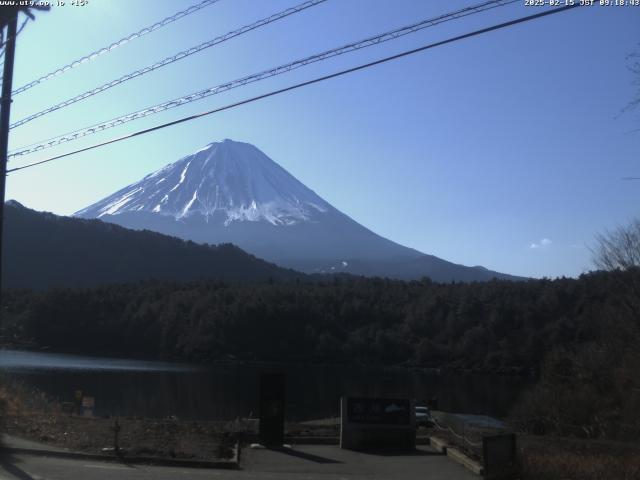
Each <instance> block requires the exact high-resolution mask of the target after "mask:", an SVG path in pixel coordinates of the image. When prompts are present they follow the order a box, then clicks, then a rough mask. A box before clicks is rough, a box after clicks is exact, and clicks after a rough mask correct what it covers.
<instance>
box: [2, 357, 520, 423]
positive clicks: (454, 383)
mask: <svg viewBox="0 0 640 480" xmlns="http://www.w3.org/2000/svg"><path fill="white" fill-rule="evenodd" d="M275 371H279V372H283V373H285V374H286V382H287V385H286V390H287V419H288V420H292V421H300V420H309V419H317V418H325V417H330V416H339V412H340V407H339V399H340V396H342V395H351V396H372V397H405V398H415V399H417V400H418V401H423V400H426V399H429V398H431V397H434V396H435V397H438V400H439V404H440V405H439V407H440V409H442V410H446V411H449V412H461V413H469V414H478V415H491V416H494V417H498V418H503V417H504V416H505V415H506V414H507V413H508V411H509V409H510V408H511V407H512V406H513V405H514V403H515V402H516V401H517V399H518V397H519V395H520V394H521V392H522V391H523V389H524V388H525V387H526V385H527V384H526V381H525V380H523V379H521V378H518V377H508V376H498V375H439V374H437V373H435V372H434V373H424V372H414V371H407V370H401V369H393V370H381V369H362V368H344V367H326V366H308V365H305V366H296V365H289V366H278V367H270V366H269V367H267V366H264V365H216V366H207V367H200V366H197V365H190V364H183V363H170V362H153V361H140V360H126V359H111V358H99V357H86V356H77V355H66V354H55V353H41V352H25V351H15V350H0V372H2V373H5V374H8V375H10V376H11V377H13V378H17V379H19V380H21V381H22V382H24V383H25V384H27V385H29V386H33V387H36V388H38V389H40V390H42V391H44V392H45V393H47V394H48V395H50V396H51V397H53V398H56V399H58V400H59V401H73V397H74V392H75V391H76V390H82V391H83V393H84V395H87V396H93V397H95V410H94V412H95V414H96V415H117V416H149V417H166V416H170V415H175V416H177V417H178V418H183V419H194V420H195V419H200V420H232V419H235V418H237V417H247V416H249V415H251V414H253V415H256V414H257V412H258V385H259V378H260V373H261V372H275Z"/></svg>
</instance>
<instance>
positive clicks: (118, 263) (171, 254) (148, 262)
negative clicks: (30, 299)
mask: <svg viewBox="0 0 640 480" xmlns="http://www.w3.org/2000/svg"><path fill="white" fill-rule="evenodd" d="M2 266H3V270H2V274H3V278H2V285H3V286H4V287H6V288H50V287H84V286H92V285H100V284H107V283H114V282H130V281H138V280H149V279H157V280H178V281H186V280H198V279H222V280H243V281H254V280H259V281H266V280H268V279H269V278H275V279H284V278H299V277H303V276H304V275H303V274H299V273H297V272H294V271H292V270H287V269H283V268H280V267H278V266H276V265H274V264H272V263H268V262H265V261H264V260H260V259H258V258H256V257H254V256H253V255H250V254H248V253H246V252H244V251H242V250H241V249H239V248H238V247H236V246H234V245H229V244H223V245H218V246H208V245H198V244H196V243H193V242H189V241H183V240H179V239H177V238H173V237H168V236H166V235H161V234H159V233H154V232H149V231H142V232H140V231H133V230H127V229H125V228H122V227H119V226H117V225H113V224H109V223H104V222H101V221H100V220H83V219H77V218H69V217H61V216H58V215H53V214H51V213H43V212H36V211H34V210H30V209H28V208H25V207H23V206H22V205H20V204H18V203H17V202H7V204H6V208H5V227H4V249H3V263H2Z"/></svg>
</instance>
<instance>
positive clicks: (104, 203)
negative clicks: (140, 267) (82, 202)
mask: <svg viewBox="0 0 640 480" xmlns="http://www.w3.org/2000/svg"><path fill="white" fill-rule="evenodd" d="M74 215H75V216H76V217H81V218H98V219H100V220H103V221H105V222H110V223H116V224H118V225H121V226H123V227H126V228H130V229H134V230H142V229H147V230H152V231H156V232H159V233H163V234H167V235H172V236H176V237H179V238H183V239H187V240H192V241H194V242H198V243H209V244H219V243H233V244H235V245H238V246H239V247H240V248H242V249H244V250H246V251H248V252H250V253H252V254H254V255H256V256H258V257H260V258H264V259H266V260H268V261H271V262H274V263H277V264H278V265H281V266H285V267H289V268H294V269H297V270H300V271H303V272H308V273H320V272H325V273H332V272H348V273H352V274H359V275H368V276H373V275H375V276H387V277H392V278H402V279H413V278H421V277H430V278H431V279H432V280H435V281H476V280H489V279H491V278H509V279H516V278H518V277H511V276H509V275H506V274H501V273H497V272H492V271H490V270H487V269H485V268H483V267H466V266H463V265H457V264H454V263H451V262H447V261H445V260H442V259H440V258H437V257H434V256H432V255H426V254H424V253H421V252H419V251H417V250H413V249H411V248H407V247H404V246H402V245H399V244H397V243H394V242H392V241H391V240H388V239H386V238H383V237H381V236H379V235H377V234H375V233H374V232H372V231H370V230H368V229H367V228H365V227H364V226H362V225H360V224H359V223H357V222H356V221H354V220H352V219H351V218H349V217H348V216H347V215H345V214H343V213H342V212H340V211H339V210H337V209H336V208H335V207H333V206H332V205H330V204H329V203H328V202H326V201H325V200H323V199H322V198H321V197H320V196H319V195H317V194H316V193H315V192H313V191H312V190H310V189H309V188H307V187H306V186H305V185H303V184H302V183H301V182H300V181H298V180H297V179H296V178H294V177H293V176H292V175H291V174H289V173H288V172H287V171H286V170H285V169H283V168H282V167H281V166H280V165H278V164H277V163H275V162H274V161H273V160H271V159H270V158H269V157H267V156H266V155H265V154H264V153H262V152H261V151H260V150H259V149H257V148H256V147H254V146H253V145H250V144H248V143H241V142H235V141H232V140H224V141H222V142H214V143H211V144H209V145H207V146H205V147H204V148H201V149H200V150H198V151H196V152H195V153H193V154H191V155H188V156H186V157H184V158H182V159H180V160H178V161H176V162H174V163H171V164H169V165H167V166H165V167H163V168H161V169H160V170H157V171H156V172H153V173H151V174H149V175H147V176H146V177H144V178H143V179H142V180H140V181H138V182H136V183H133V184H131V185H129V186H127V187H125V188H123V189H121V190H119V191H117V192H115V193H114V194H112V195H109V196H108V197H106V198H104V199H102V200H100V201H98V202H96V203H94V204H93V205H90V206H88V207H87V208H84V209H82V210H80V211H78V212H76V213H75V214H74Z"/></svg>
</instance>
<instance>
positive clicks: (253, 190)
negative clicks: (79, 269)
mask: <svg viewBox="0 0 640 480" xmlns="http://www.w3.org/2000/svg"><path fill="white" fill-rule="evenodd" d="M329 209H331V206H330V205H329V204H328V203H327V202H325V201H324V200H323V199H322V198H320V197H319V196H318V195H316V194H315V193H314V192H313V191H311V190H310V189H309V188H307V187H306V186H304V185H303V184H302V183H300V182H299V181H298V180H297V179H296V178H294V177H293V176H292V175H291V174H289V173H288V172H287V171H286V170H284V169H283V168H282V167H280V166H279V165H278V164H277V163H275V162H274V161H273V160H271V159H270V158H269V157H267V156H266V155H265V154H264V153H262V152H261V151H260V150H258V149H257V148H256V147H254V146H253V145H250V144H248V143H240V142H233V141H231V140H224V141H223V142H219V143H211V144H209V145H207V146H206V147H204V148H202V149H200V150H198V151H197V152H195V153H194V154H192V155H188V156H186V157H184V158H182V159H180V160H178V161H177V162H174V163H172V164H169V165H167V166H166V167H163V168H161V169H160V170H158V171H156V172H154V173H151V174H150V175H147V176H146V177H144V178H143V179H142V180H141V181H139V182H136V183H134V184H132V185H129V186H128V187H125V188H123V189H122V190H119V191H118V192H116V193H114V194H113V195H110V196H109V197H107V198H105V199H103V200H101V201H99V202H98V203H95V204H93V205H91V206H89V207H87V208H85V209H83V210H80V211H79V212H77V213H76V214H75V215H76V216H79V217H85V218H88V217H97V218H101V217H103V216H105V215H119V214H123V213H125V212H151V213H156V214H160V215H163V216H169V217H173V218H174V219H176V220H180V219H184V218H188V217H190V216H193V215H195V214H201V215H202V216H203V217H204V218H205V220H206V221H209V219H211V218H212V217H214V216H215V217H216V218H217V217H218V216H219V215H220V214H223V221H224V224H225V225H229V224H230V223H232V222H237V221H251V222H255V221H267V222H269V223H270V224H272V225H293V224H295V223H298V222H304V221H308V220H309V219H311V218H312V217H313V216H314V215H315V214H317V213H325V212H327V211H328V210H329Z"/></svg>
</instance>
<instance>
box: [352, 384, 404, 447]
mask: <svg viewBox="0 0 640 480" xmlns="http://www.w3.org/2000/svg"><path fill="white" fill-rule="evenodd" d="M340 402H341V403H340V411H341V421H340V448H348V449H354V450H367V449H387V450H413V449H415V446H416V424H415V414H414V408H415V407H414V403H413V401H411V400H409V399H406V398H363V397H352V398H347V397H342V399H341V401H340Z"/></svg>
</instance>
